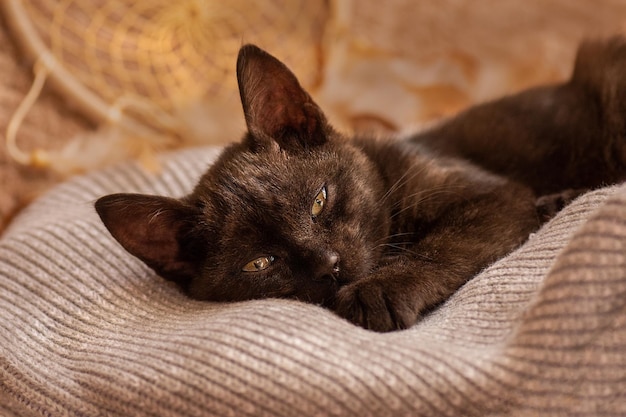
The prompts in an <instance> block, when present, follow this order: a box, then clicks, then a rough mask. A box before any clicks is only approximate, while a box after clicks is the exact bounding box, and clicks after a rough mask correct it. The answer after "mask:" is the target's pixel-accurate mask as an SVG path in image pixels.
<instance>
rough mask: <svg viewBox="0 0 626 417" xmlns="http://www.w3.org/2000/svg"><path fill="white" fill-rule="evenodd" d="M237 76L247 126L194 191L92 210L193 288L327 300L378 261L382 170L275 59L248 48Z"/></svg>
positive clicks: (129, 198) (201, 294) (384, 229)
mask: <svg viewBox="0 0 626 417" xmlns="http://www.w3.org/2000/svg"><path fill="white" fill-rule="evenodd" d="M237 77H238V81H239V89H240V95H241V101H242V105H243V110H244V114H245V119H246V124H247V127H248V132H247V133H246V135H245V136H244V138H243V140H242V141H241V142H240V143H237V144H234V145H231V146H230V147H227V148H226V149H225V150H224V151H223V153H222V154H221V156H220V157H219V158H218V160H217V161H216V162H215V163H214V164H213V165H212V166H211V167H210V168H209V170H208V172H206V173H205V174H204V175H203V176H202V178H201V179H200V181H199V183H198V184H197V185H196V187H195V189H194V191H193V192H192V193H191V194H190V195H188V196H186V197H185V198H182V199H172V198H167V197H160V196H149V195H139V194H114V195H109V196H105V197H103V198H101V199H99V200H98V201H97V202H96V210H97V211H98V214H99V215H100V218H101V219H102V221H103V222H104V224H105V226H106V227H107V228H108V230H109V231H110V232H111V234H112V235H113V237H114V238H115V239H117V240H118V242H119V243H120V244H121V245H122V246H123V247H124V248H125V249H126V250H128V252H130V253H131V254H133V255H135V256H137V257H138V258H139V259H141V260H143V261H144V262H145V263H146V264H147V265H148V266H150V267H151V268H153V269H154V270H155V271H156V272H157V273H158V274H160V275H161V276H163V277H164V278H167V279H170V280H173V281H176V282H177V283H179V284H180V285H181V286H182V287H183V288H184V289H185V290H186V291H187V293H188V294H189V295H191V296H192V297H194V298H197V299H203V300H216V301H236V300H245V299H253V298H266V297H289V298H297V299H301V300H304V301H310V302H315V303H322V304H327V303H330V302H331V301H332V299H333V296H334V295H335V293H336V291H337V290H338V288H339V287H340V286H341V285H344V284H347V283H349V282H352V281H354V280H357V279H359V278H361V277H363V276H364V275H367V274H368V273H369V271H370V270H371V269H372V268H373V267H374V266H375V265H376V264H377V261H378V257H379V256H380V243H382V240H383V239H384V238H385V237H386V236H387V234H388V229H389V224H388V222H389V220H388V219H389V213H387V212H386V209H385V208H384V207H383V204H382V199H383V195H382V194H383V187H382V183H381V181H382V180H381V179H380V178H379V175H378V174H377V173H376V171H375V169H374V167H373V165H372V163H371V161H370V160H369V159H368V158H367V157H366V156H365V155H364V154H363V152H362V151H361V150H359V149H358V148H357V147H355V146H354V145H352V144H350V143H349V142H348V141H347V140H346V139H345V138H344V137H342V136H341V135H339V134H338V133H336V132H335V131H334V130H333V129H332V127H331V126H330V125H329V124H328V122H327V121H326V118H325V116H324V114H323V113H322V111H321V110H320V108H319V107H318V106H317V105H316V104H315V103H314V102H313V100H312V99H311V97H310V96H309V94H307V93H306V92H305V91H304V90H303V89H302V87H301V86H300V84H299V83H298V81H297V79H296V77H295V76H294V75H293V74H292V73H291V71H289V69H287V67H286V66H285V65H283V64H282V63H281V62H280V61H278V60H277V59H276V58H274V57H272V56H271V55H269V54H267V53H266V52H264V51H262V50H261V49H259V48H257V47H255V46H252V45H247V46H244V47H243V48H242V49H241V51H240V53H239V58H238V61H237Z"/></svg>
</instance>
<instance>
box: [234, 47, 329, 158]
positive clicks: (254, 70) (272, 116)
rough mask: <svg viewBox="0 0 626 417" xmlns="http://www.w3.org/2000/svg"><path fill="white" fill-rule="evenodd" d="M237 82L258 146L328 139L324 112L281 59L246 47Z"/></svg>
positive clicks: (286, 146) (298, 145) (304, 144)
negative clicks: (272, 141) (268, 142)
mask: <svg viewBox="0 0 626 417" xmlns="http://www.w3.org/2000/svg"><path fill="white" fill-rule="evenodd" d="M237 81H238V83H239V94H240V96H241V103H242V105H243V110H244V114H245V118H246V124H247V126H248V130H249V132H250V134H251V135H249V137H250V138H251V139H252V140H253V141H255V142H257V143H256V144H257V145H259V144H260V145H263V142H267V141H268V140H274V141H276V142H277V143H278V145H279V146H280V147H281V148H282V149H288V150H289V149H302V148H308V147H310V146H316V145H320V144H322V143H324V142H325V141H326V135H327V130H328V124H327V122H326V118H325V117H324V114H323V113H322V111H321V109H320V108H319V107H318V106H317V104H315V102H314V101H313V99H312V98H311V96H309V94H308V93H307V92H306V91H304V89H303V88H302V87H301V86H300V83H299V82H298V80H297V78H296V76H295V75H294V74H293V73H292V72H291V71H290V70H289V68H287V67H286V66H285V65H284V64H283V63H282V62H280V61H279V60H278V59H276V58H274V57H273V56H272V55H270V54H268V53H267V52H265V51H263V50H262V49H260V48H258V47H256V46H254V45H245V46H243V47H242V48H241V50H240V51H239V57H238V59H237Z"/></svg>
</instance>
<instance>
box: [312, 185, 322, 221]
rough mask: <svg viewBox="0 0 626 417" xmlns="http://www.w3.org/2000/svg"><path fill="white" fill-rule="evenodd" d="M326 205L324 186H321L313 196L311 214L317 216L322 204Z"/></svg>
mask: <svg viewBox="0 0 626 417" xmlns="http://www.w3.org/2000/svg"><path fill="white" fill-rule="evenodd" d="M325 205H326V187H325V186H324V187H322V189H321V190H320V192H319V193H317V195H316V196H315V200H314V201H313V206H312V207H311V216H313V217H317V216H319V215H320V213H321V212H322V210H324V206H325Z"/></svg>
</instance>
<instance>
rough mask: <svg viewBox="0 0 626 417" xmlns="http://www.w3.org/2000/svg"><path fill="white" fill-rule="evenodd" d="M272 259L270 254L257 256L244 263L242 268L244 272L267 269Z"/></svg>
mask: <svg viewBox="0 0 626 417" xmlns="http://www.w3.org/2000/svg"><path fill="white" fill-rule="evenodd" d="M274 260H275V258H274V257H273V256H272V255H267V256H259V257H258V258H256V259H253V260H251V261H250V262H248V263H247V264H245V265H244V267H243V268H242V270H243V271H244V272H259V271H263V270H264V269H267V268H268V267H269V266H270V265H271V264H272V263H273V262H274Z"/></svg>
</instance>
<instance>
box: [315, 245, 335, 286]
mask: <svg viewBox="0 0 626 417" xmlns="http://www.w3.org/2000/svg"><path fill="white" fill-rule="evenodd" d="M316 258H317V259H316V262H315V264H316V265H315V271H314V273H315V279H317V280H321V279H333V280H335V279H336V278H337V274H339V255H338V254H337V253H336V252H333V251H324V252H321V253H320V254H318V256H317V257H316Z"/></svg>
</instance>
